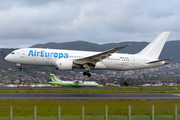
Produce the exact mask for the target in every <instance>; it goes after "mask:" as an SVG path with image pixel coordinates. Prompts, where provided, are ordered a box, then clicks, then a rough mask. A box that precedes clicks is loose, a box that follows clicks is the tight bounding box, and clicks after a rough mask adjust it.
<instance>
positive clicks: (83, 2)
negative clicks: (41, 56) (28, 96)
mask: <svg viewBox="0 0 180 120" xmlns="http://www.w3.org/2000/svg"><path fill="white" fill-rule="evenodd" d="M0 3H1V4H0V43H1V44H0V48H23V47H30V46H32V45H35V44H44V43H48V42H56V43H62V42H70V41H79V40H81V41H87V42H91V43H97V44H106V43H119V42H124V41H138V42H140V41H147V42H151V41H153V40H154V39H155V38H156V37H157V36H158V35H159V34H160V33H161V32H164V31H171V34H170V36H169V38H168V41H171V40H180V7H179V5H180V1H179V0H0Z"/></svg>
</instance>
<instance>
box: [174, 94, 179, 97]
mask: <svg viewBox="0 0 180 120" xmlns="http://www.w3.org/2000/svg"><path fill="white" fill-rule="evenodd" d="M172 95H175V96H179V97H180V94H172Z"/></svg>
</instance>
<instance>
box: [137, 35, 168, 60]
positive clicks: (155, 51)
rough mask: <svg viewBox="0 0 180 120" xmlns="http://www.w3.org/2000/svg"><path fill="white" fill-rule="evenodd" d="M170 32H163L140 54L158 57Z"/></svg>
mask: <svg viewBox="0 0 180 120" xmlns="http://www.w3.org/2000/svg"><path fill="white" fill-rule="evenodd" d="M169 34H170V32H163V33H161V34H160V35H159V36H158V37H157V38H156V39H155V40H154V41H153V42H151V43H150V44H149V45H147V46H146V47H145V48H144V49H143V50H142V51H140V52H139V53H138V54H139V55H141V56H146V57H151V58H156V59H157V58H158V57H159V55H160V53H161V51H162V49H163V47H164V44H165V42H166V40H167V38H168V36H169Z"/></svg>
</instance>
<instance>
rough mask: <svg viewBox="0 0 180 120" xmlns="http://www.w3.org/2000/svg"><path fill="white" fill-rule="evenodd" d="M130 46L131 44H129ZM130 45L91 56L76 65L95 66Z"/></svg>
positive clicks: (79, 60)
mask: <svg viewBox="0 0 180 120" xmlns="http://www.w3.org/2000/svg"><path fill="white" fill-rule="evenodd" d="M129 45H130V44H129ZM129 45H125V46H121V47H116V48H113V49H110V50H107V51H104V52H101V53H99V54H95V55H92V56H89V57H85V58H81V59H76V60H75V61H74V62H75V63H76V64H80V65H84V64H88V65H89V64H90V65H94V66H95V64H96V63H97V62H99V61H101V60H103V59H105V58H108V57H109V56H111V54H113V53H115V52H117V51H119V50H121V49H123V48H125V47H127V46H129ZM94 66H92V67H94Z"/></svg>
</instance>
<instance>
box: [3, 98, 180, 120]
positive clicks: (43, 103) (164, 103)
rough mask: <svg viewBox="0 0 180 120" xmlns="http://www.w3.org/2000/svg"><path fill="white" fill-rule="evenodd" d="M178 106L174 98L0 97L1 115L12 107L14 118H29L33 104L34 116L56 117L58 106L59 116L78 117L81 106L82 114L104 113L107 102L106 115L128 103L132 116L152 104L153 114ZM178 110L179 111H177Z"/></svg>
mask: <svg viewBox="0 0 180 120" xmlns="http://www.w3.org/2000/svg"><path fill="white" fill-rule="evenodd" d="M175 104H177V105H178V106H180V101H176V100H153V101H151V100H128V101H127V100H72V101H70V100H69V101H64V100H62V101H55V100H35V101H30V100H26V101H22V100H18V101H15V100H1V101H0V117H9V114H10V106H13V115H14V116H15V117H21V116H23V117H32V116H33V115H34V106H37V116H38V117H42V116H46V117H51V116H57V114H58V105H60V106H61V115H62V116H81V113H82V105H84V109H85V116H104V114H105V105H108V115H109V116H127V114H128V105H131V110H132V112H131V113H132V116H133V115H151V106H152V105H154V106H155V115H174V106H175ZM178 113H180V110H179V111H178Z"/></svg>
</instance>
